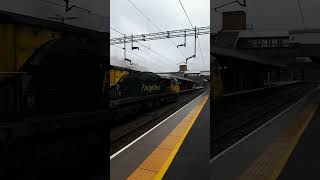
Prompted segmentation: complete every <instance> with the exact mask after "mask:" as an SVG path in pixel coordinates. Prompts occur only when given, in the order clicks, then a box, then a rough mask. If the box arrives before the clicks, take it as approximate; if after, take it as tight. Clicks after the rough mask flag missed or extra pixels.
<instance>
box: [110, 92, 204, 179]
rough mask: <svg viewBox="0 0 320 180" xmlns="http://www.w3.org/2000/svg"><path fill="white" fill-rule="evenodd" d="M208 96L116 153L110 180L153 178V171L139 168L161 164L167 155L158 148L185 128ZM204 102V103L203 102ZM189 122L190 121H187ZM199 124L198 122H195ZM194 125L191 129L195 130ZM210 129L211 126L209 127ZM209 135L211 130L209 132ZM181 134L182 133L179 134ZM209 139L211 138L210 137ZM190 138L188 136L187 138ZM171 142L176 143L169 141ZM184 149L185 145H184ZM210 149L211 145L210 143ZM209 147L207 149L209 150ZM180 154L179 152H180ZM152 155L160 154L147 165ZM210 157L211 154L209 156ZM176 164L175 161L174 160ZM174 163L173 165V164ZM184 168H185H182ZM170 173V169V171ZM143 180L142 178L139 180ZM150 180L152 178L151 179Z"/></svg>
mask: <svg viewBox="0 0 320 180" xmlns="http://www.w3.org/2000/svg"><path fill="white" fill-rule="evenodd" d="M205 96H208V92H205V93H203V94H202V95H200V96H199V97H198V98H196V99H195V100H193V101H192V102H190V103H189V104H187V105H186V106H184V107H183V108H181V109H180V110H179V111H178V112H176V113H174V114H173V115H171V116H170V117H169V118H167V119H166V120H165V121H163V122H162V123H161V124H160V125H158V126H157V127H155V128H154V129H152V130H151V131H150V132H149V133H147V134H145V135H142V136H141V137H140V139H139V140H137V141H135V142H134V143H132V144H131V145H130V146H128V147H127V148H125V149H122V150H120V151H119V152H117V153H116V155H113V156H111V157H110V179H112V180H118V179H121V180H122V179H127V178H128V177H130V179H135V178H132V176H133V175H134V174H139V175H141V176H140V177H144V178H143V179H148V176H150V177H153V175H154V174H153V172H152V171H144V172H142V171H137V170H138V168H140V170H145V169H141V165H142V164H144V165H145V166H152V165H154V164H157V163H161V162H160V161H162V159H161V158H162V156H163V155H164V154H166V151H163V152H162V151H161V150H160V151H161V152H160V151H159V152H157V151H156V150H157V148H158V146H160V145H161V144H163V143H164V142H163V141H164V140H165V139H166V137H168V136H169V135H170V133H172V132H173V130H174V129H176V128H177V127H178V126H183V124H181V123H182V121H183V120H185V118H186V117H187V116H188V115H189V114H190V112H193V111H194V109H196V108H198V109H199V107H198V106H199V104H200V103H201V101H203V99H204V97H205ZM203 102H204V101H203ZM187 120H188V119H187ZM195 122H197V121H195ZM196 124H197V123H195V124H193V125H192V127H191V129H192V128H193V126H194V125H196ZM208 127H209V126H208ZM191 129H190V132H193V130H191ZM207 132H208V133H209V130H208V131H207ZM177 133H180V132H177ZM208 137H209V136H208ZM186 138H188V135H187V136H186ZM169 141H175V140H174V139H173V140H169ZM168 143H169V144H170V143H172V142H165V144H168ZM182 146H183V147H184V146H185V145H184V144H182ZM208 147H209V143H208ZM208 147H207V148H208ZM178 152H179V151H178ZM151 154H156V155H157V154H159V156H156V157H155V158H153V159H154V160H153V162H154V163H152V164H148V163H146V159H149V158H150V156H151ZM208 155H209V154H208ZM173 163H174V160H173ZM173 163H172V164H173ZM182 168H183V167H182ZM168 170H169V171H170V167H169V169H168ZM139 179H141V178H139ZM149 179H150V178H149Z"/></svg>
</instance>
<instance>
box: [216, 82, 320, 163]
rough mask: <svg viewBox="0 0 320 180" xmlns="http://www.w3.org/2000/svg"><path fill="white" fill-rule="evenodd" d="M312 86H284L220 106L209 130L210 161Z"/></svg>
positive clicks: (312, 86) (308, 90) (297, 98)
mask: <svg viewBox="0 0 320 180" xmlns="http://www.w3.org/2000/svg"><path fill="white" fill-rule="evenodd" d="M314 87H315V85H314V84H310V83H309V84H307V83H301V84H300V83H299V84H295V85H290V86H285V87H282V88H278V89H276V90H274V91H271V92H270V93H268V94H266V93H261V94H260V95H259V94H256V95H255V96H254V97H253V98H251V99H250V98H249V99H245V100H244V99H241V98H238V99H237V101H235V102H233V103H232V105H230V106H229V107H224V108H223V109H222V110H221V111H223V112H220V115H218V116H217V117H213V118H216V120H218V122H220V123H218V124H216V125H215V126H213V127H211V142H210V158H213V157H214V156H216V155H217V154H219V153H220V152H222V151H223V150H225V149H227V148H228V147H230V146H232V145H233V144H234V143H236V142H237V141H239V140H240V139H242V138H243V137H244V136H246V135H247V134H249V133H251V132H252V131H254V130H255V129H257V128H258V127H260V126H261V125H262V124H264V123H265V122H267V121H268V120H269V119H271V118H272V117H274V116H275V115H277V114H279V113H280V112H281V111H283V110H284V109H285V108H287V107H289V106H290V105H292V104H293V103H295V102H296V101H297V100H299V99H300V98H302V97H303V96H304V95H305V94H307V93H308V92H310V90H312V88H314ZM246 97H247V98H248V97H249V96H246ZM239 101H240V102H239Z"/></svg>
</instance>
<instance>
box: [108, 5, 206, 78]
mask: <svg viewBox="0 0 320 180" xmlns="http://www.w3.org/2000/svg"><path fill="white" fill-rule="evenodd" d="M131 1H132V2H133V3H134V4H135V5H136V6H137V7H138V8H139V9H140V10H141V11H142V12H143V13H144V14H145V15H146V16H147V17H148V18H149V19H150V20H151V21H152V22H153V23H154V24H156V25H157V26H158V27H159V28H160V29H161V30H163V31H167V30H178V29H184V28H191V26H190V24H189V22H188V20H187V18H186V16H185V14H184V12H183V10H182V8H181V6H180V3H179V0H161V1H160V0H158V1H150V0H131ZM181 2H182V3H183V5H184V8H185V9H186V11H187V13H188V16H189V17H190V19H191V22H192V24H193V26H197V27H201V26H209V25H210V0H201V1H194V0H181ZM110 25H111V27H113V28H115V29H117V30H118V31H120V32H121V33H125V34H126V35H131V34H134V35H137V34H144V33H151V32H159V30H157V29H156V28H155V27H154V26H153V25H152V24H151V23H150V22H148V21H147V20H146V19H145V18H144V17H143V15H141V14H140V13H139V12H138V11H137V10H136V9H135V8H134V6H132V5H131V4H130V3H129V1H128V0H111V1H110ZM110 34H111V38H114V37H120V36H121V35H120V34H119V33H117V32H115V31H113V30H111V31H110ZM199 38H200V43H201V49H202V54H203V59H204V60H202V58H201V53H200V49H199V47H197V58H192V59H191V60H190V61H188V69H189V70H194V71H198V70H209V62H210V61H209V41H210V40H209V39H210V38H209V35H202V36H200V37H199ZM172 40H173V41H174V42H175V44H182V43H183V42H184V40H183V38H175V39H172ZM143 44H144V45H146V46H148V47H150V48H151V49H153V50H154V51H156V52H158V53H160V54H161V55H163V56H165V57H167V58H168V59H170V61H169V60H167V59H164V58H162V57H161V56H159V55H157V54H155V53H153V52H151V51H150V50H148V49H146V48H144V47H142V46H139V47H140V50H134V51H131V50H130V51H131V52H133V53H134V54H137V55H138V56H140V57H142V58H140V57H136V56H134V55H132V54H130V53H127V58H129V59H131V60H132V61H133V63H134V65H133V66H136V67H137V66H140V70H148V71H153V72H166V71H177V70H178V65H177V63H180V62H182V61H185V59H186V58H187V57H190V56H192V55H193V51H194V38H193V37H188V38H187V47H186V48H184V47H180V48H179V49H180V50H181V52H182V54H183V55H182V54H181V53H180V52H179V50H178V49H177V47H175V46H174V45H173V43H172V42H170V40H167V39H166V40H156V41H148V42H143ZM135 45H138V44H135ZM118 46H120V47H121V48H122V47H123V45H118ZM197 46H198V44H197ZM127 47H129V48H130V47H131V44H127ZM129 48H128V50H129ZM110 52H111V54H110V55H111V64H116V65H118V64H121V65H122V66H127V67H130V65H129V63H127V62H124V61H123V57H124V56H123V50H122V49H120V48H117V47H114V46H111V47H110ZM131 67H132V66H131ZM141 67H142V68H141Z"/></svg>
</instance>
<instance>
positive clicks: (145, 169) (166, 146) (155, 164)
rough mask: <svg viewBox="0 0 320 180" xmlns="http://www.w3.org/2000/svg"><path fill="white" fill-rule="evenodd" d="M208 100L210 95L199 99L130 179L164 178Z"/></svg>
mask: <svg viewBox="0 0 320 180" xmlns="http://www.w3.org/2000/svg"><path fill="white" fill-rule="evenodd" d="M207 100H208V95H206V96H204V97H203V98H202V99H201V100H200V101H199V103H198V104H197V105H196V106H195V108H193V110H192V111H191V112H189V113H188V114H187V116H185V117H184V119H183V120H182V121H181V122H180V123H179V124H178V125H177V126H176V127H175V128H174V129H173V130H172V131H171V132H170V133H169V135H168V136H167V137H166V138H165V139H164V140H163V141H162V142H161V143H160V144H159V145H158V146H157V147H156V149H155V150H154V151H153V152H152V153H151V154H150V155H149V156H148V157H147V158H146V159H145V160H144V161H143V162H142V163H141V164H140V165H139V167H138V168H137V169H136V170H135V171H134V172H133V173H132V174H131V175H130V176H129V177H128V179H130V180H134V179H137V180H143V179H162V177H163V176H164V174H165V173H166V171H167V170H168V168H169V166H170V164H171V163H172V161H173V159H174V157H175V156H176V154H177V152H178V150H179V148H180V147H181V145H182V143H183V141H184V139H185V138H186V136H187V135H188V133H189V131H190V129H191V127H192V125H193V124H194V122H195V121H196V120H197V117H198V116H199V114H200V112H201V110H202V108H203V106H204V105H205V103H206V102H207Z"/></svg>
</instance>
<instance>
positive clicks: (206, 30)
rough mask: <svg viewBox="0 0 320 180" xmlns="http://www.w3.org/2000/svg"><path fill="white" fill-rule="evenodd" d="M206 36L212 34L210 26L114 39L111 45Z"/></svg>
mask: <svg viewBox="0 0 320 180" xmlns="http://www.w3.org/2000/svg"><path fill="white" fill-rule="evenodd" d="M204 34H210V26H207V27H199V28H190V29H181V30H173V31H164V32H157V33H149V34H141V35H131V36H124V37H119V38H113V39H110V45H116V44H124V43H132V42H141V41H151V40H159V39H169V38H177V37H187V36H195V35H196V36H198V35H204Z"/></svg>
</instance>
